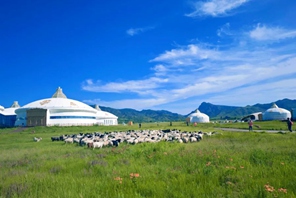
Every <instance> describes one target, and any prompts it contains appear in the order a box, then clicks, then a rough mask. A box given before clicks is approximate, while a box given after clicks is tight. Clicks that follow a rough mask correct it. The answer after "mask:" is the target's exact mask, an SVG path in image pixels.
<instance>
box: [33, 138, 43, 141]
mask: <svg viewBox="0 0 296 198" xmlns="http://www.w3.org/2000/svg"><path fill="white" fill-rule="evenodd" d="M33 140H34V141H35V142H39V141H41V140H42V138H41V137H40V138H37V137H34V138H33Z"/></svg>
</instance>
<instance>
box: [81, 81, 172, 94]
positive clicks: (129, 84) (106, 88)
mask: <svg viewBox="0 0 296 198" xmlns="http://www.w3.org/2000/svg"><path fill="white" fill-rule="evenodd" d="M167 81H168V79H162V78H156V77H152V78H149V79H145V80H129V81H126V82H110V83H106V84H102V83H101V81H97V82H96V83H94V82H93V81H92V80H90V79H88V80H86V81H85V82H84V83H83V85H82V89H84V90H86V91H91V92H116V93H120V92H137V93H145V91H144V90H149V89H156V88H159V87H161V86H162V84H163V83H165V82H167Z"/></svg>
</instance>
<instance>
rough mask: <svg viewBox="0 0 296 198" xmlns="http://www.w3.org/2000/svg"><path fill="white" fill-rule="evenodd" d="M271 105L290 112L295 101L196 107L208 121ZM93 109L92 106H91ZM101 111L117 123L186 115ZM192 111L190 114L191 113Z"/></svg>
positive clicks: (177, 118) (180, 118)
mask: <svg viewBox="0 0 296 198" xmlns="http://www.w3.org/2000/svg"><path fill="white" fill-rule="evenodd" d="M273 103H276V105H277V106H278V107H280V108H284V109H287V110H291V109H292V108H296V100H290V99H283V100H278V101H275V102H271V103H267V104H255V105H252V106H250V105H248V106H245V107H235V106H226V105H214V104H211V103H207V102H203V103H201V104H200V106H199V107H198V110H200V112H202V113H205V114H207V115H208V116H209V117H210V119H241V118H242V117H244V116H246V115H249V114H251V113H256V112H264V111H266V110H267V109H269V108H270V107H271V106H272V105H273ZM91 106H92V107H94V106H93V105H91ZM100 109H101V110H103V111H107V112H110V113H112V114H114V115H116V116H118V123H122V122H125V123H127V122H129V121H133V122H134V123H141V122H173V121H185V119H186V117H187V116H188V115H189V114H190V113H189V114H187V115H180V114H177V113H172V112H169V111H165V110H157V111H156V110H142V111H137V110H135V109H113V108H110V107H104V106H100ZM195 110H196V109H194V110H193V111H192V112H191V113H193V112H194V111H195Z"/></svg>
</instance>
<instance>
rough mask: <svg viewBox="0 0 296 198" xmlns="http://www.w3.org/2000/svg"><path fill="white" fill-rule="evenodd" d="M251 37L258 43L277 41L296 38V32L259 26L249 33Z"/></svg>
mask: <svg viewBox="0 0 296 198" xmlns="http://www.w3.org/2000/svg"><path fill="white" fill-rule="evenodd" d="M249 36H250V38H252V39H255V40H258V41H276V40H281V39H288V38H294V37H296V30H287V29H283V28H280V27H266V26H264V25H260V24H257V26H256V28H255V29H253V30H252V31H250V32H249Z"/></svg>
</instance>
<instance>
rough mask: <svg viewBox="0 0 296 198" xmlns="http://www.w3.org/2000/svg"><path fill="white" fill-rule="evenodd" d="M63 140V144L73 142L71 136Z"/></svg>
mask: <svg viewBox="0 0 296 198" xmlns="http://www.w3.org/2000/svg"><path fill="white" fill-rule="evenodd" d="M64 142H65V144H67V143H72V144H73V142H74V140H73V138H67V139H65V140H64Z"/></svg>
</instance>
